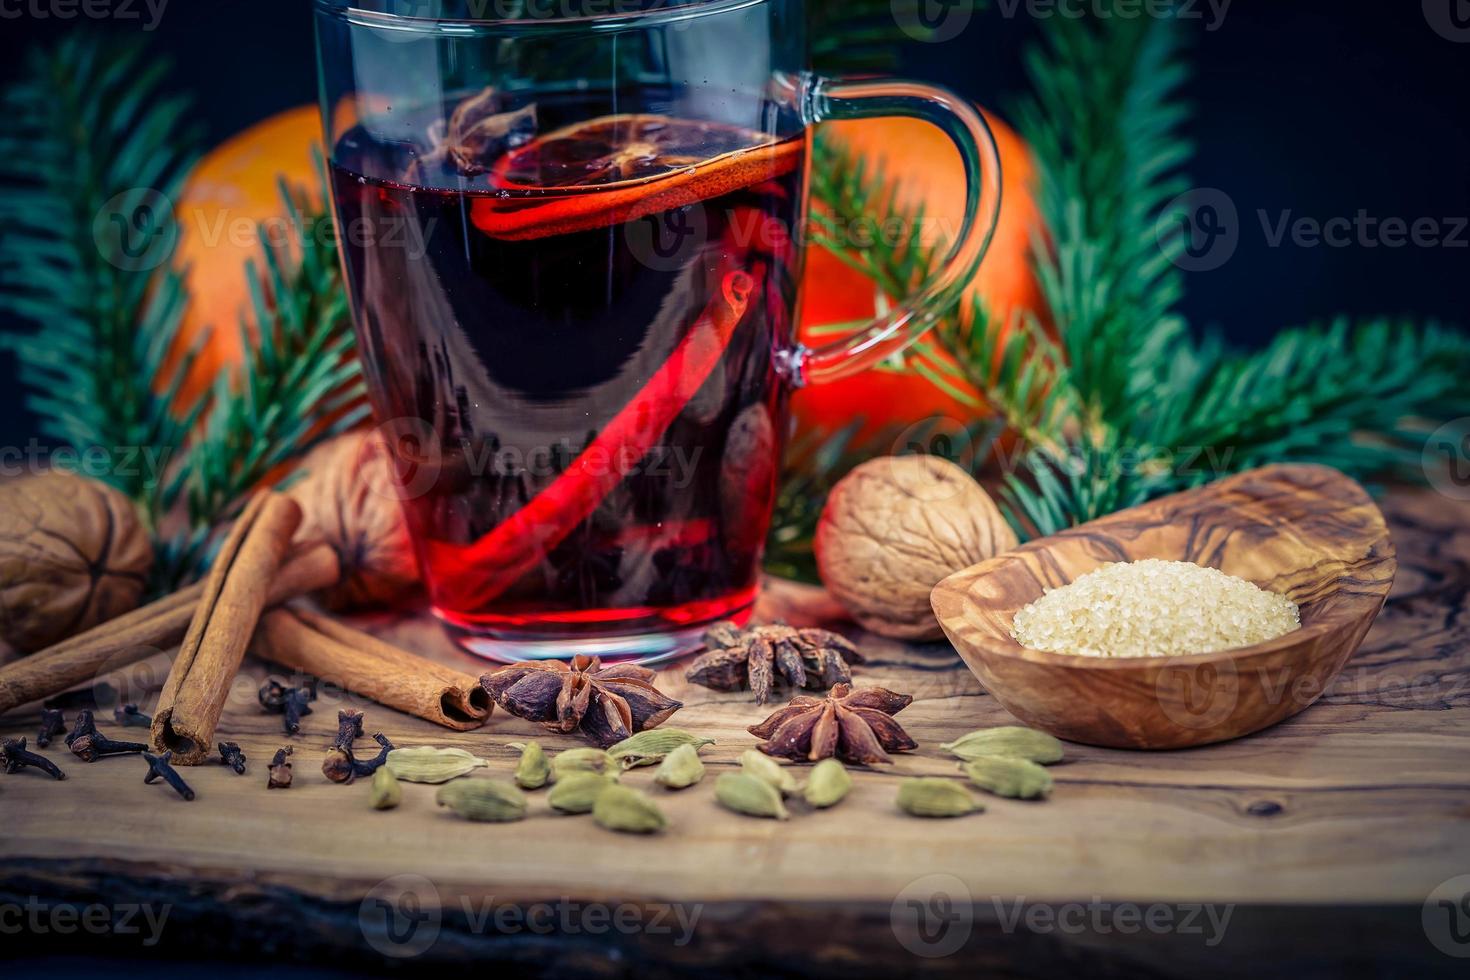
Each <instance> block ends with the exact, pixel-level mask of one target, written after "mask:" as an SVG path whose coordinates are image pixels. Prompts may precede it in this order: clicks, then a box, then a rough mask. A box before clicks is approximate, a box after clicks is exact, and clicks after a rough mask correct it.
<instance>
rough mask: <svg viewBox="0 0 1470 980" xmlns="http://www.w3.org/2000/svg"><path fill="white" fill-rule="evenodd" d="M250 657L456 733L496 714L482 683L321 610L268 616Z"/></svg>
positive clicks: (277, 611) (278, 613) (279, 611)
mask: <svg viewBox="0 0 1470 980" xmlns="http://www.w3.org/2000/svg"><path fill="white" fill-rule="evenodd" d="M252 652H254V654H255V655H256V656H257V657H260V658H261V659H262V660H269V661H271V662H272V663H276V664H279V665H281V666H282V667H286V668H288V669H290V670H293V671H300V672H301V673H304V674H311V675H313V676H314V677H316V678H317V679H318V680H322V681H325V682H327V683H328V684H332V685H335V686H337V687H340V688H342V689H343V690H344V691H350V692H352V693H353V694H360V695H362V696H363V697H366V698H371V699H372V700H374V701H377V702H378V703H379V704H386V705H387V706H388V707H390V708H397V709H398V710H399V711H405V712H407V713H409V714H411V715H417V716H418V717H420V718H424V719H427V720H428V721H432V722H434V723H435V724H437V725H443V726H444V727H445V728H452V729H454V730H455V731H461V732H463V731H468V730H470V729H471V728H479V727H480V726H481V725H483V724H484V723H485V721H486V719H488V718H489V717H490V709H491V707H492V705H491V703H490V696H489V695H488V694H486V693H485V689H484V688H483V687H482V686H481V685H480V682H479V680H478V679H476V678H474V677H472V676H470V675H469V674H463V673H460V672H459V671H457V670H455V669H454V668H452V667H446V666H444V665H443V664H438V663H435V662H434V661H432V660H428V659H425V658H424V657H420V656H418V655H417V654H413V653H409V652H408V651H407V650H402V649H400V648H398V647H396V646H393V645H392V644H391V643H387V642H385V641H383V640H380V639H378V638H377V637H375V636H373V635H372V634H370V633H364V632H362V631H361V630H356V629H353V628H352V627H351V626H347V625H346V624H344V623H340V622H338V621H336V620H334V619H331V618H329V617H326V616H320V615H317V614H316V613H312V612H307V611H305V610H298V609H277V610H275V611H273V612H269V613H266V615H265V617H264V618H263V619H262V620H261V621H260V628H259V629H258V630H256V634H255V646H254V648H253V650H252Z"/></svg>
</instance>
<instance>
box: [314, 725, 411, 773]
mask: <svg viewBox="0 0 1470 980" xmlns="http://www.w3.org/2000/svg"><path fill="white" fill-rule="evenodd" d="M373 741H375V742H377V743H378V744H379V745H380V746H382V749H381V751H379V752H378V754H377V757H376V758H372V759H367V760H362V759H358V758H357V757H356V756H355V755H353V754H352V748H351V747H350V746H349V747H347V748H339V747H335V746H334V747H333V748H331V749H328V750H327V756H326V758H325V759H323V760H322V775H323V776H326V777H327V778H328V779H330V780H331V781H332V782H334V783H350V782H352V781H353V780H354V779H356V778H357V777H358V776H371V775H372V774H373V773H375V772H377V771H378V769H379V768H380V767H381V766H382V765H383V763H385V762H387V761H388V753H389V752H392V751H393V743H392V742H390V741H388V736H386V735H384V734H383V733H382V732H377V733H376V734H374V735H373Z"/></svg>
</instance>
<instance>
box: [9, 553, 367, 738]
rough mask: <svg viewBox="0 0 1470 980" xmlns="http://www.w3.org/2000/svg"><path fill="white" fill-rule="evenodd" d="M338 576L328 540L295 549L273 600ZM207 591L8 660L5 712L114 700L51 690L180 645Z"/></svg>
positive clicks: (194, 590)
mask: <svg viewBox="0 0 1470 980" xmlns="http://www.w3.org/2000/svg"><path fill="white" fill-rule="evenodd" d="M337 578H338V566H337V556H336V555H335V554H334V553H333V552H332V550H331V549H330V548H328V547H327V546H326V545H317V546H315V547H311V548H307V549H306V550H303V551H297V552H294V553H293V554H292V556H291V558H290V560H288V561H287V562H286V563H285V564H284V565H283V566H282V567H281V569H280V572H279V574H277V575H276V577H275V578H274V579H272V581H271V588H270V598H269V604H271V605H275V604H277V603H280V602H284V601H286V600H288V599H294V598H295V597H297V596H299V595H304V594H306V593H308V592H312V591H314V590H316V589H318V588H321V587H322V586H324V585H328V584H330V583H332V582H335V581H336V580H337ZM203 595H204V583H203V582H196V583H195V584H193V585H190V586H187V587H185V588H183V589H180V590H179V591H178V592H175V593H173V594H171V595H167V596H164V597H163V598H161V599H157V600H155V601H153V602H151V603H149V604H148V605H146V606H143V607H142V608H140V609H134V610H133V611H132V612H129V613H124V614H122V615H121V616H118V617H116V618H114V619H110V620H108V621H107V622H105V623H101V624H99V625H97V626H94V627H92V628H91V629H89V630H87V631H85V632H83V633H78V634H77V635H75V636H72V637H70V638H68V639H65V640H62V641H60V642H59V643H56V644H53V645H52V646H49V647H47V648H46V649H44V650H40V651H38V652H36V653H33V654H31V655H30V656H29V657H24V658H22V659H20V660H16V661H14V662H12V663H8V664H5V665H4V666H3V667H0V712H5V711H9V710H10V709H11V708H14V707H16V706H17V705H21V704H25V703H27V702H30V701H35V700H37V699H40V698H51V701H49V702H48V703H47V705H46V706H47V707H48V708H79V707H87V708H96V707H97V702H98V701H101V702H102V703H104V704H111V703H114V702H115V700H116V691H108V692H107V696H105V697H104V696H103V695H102V694H101V693H99V694H98V695H97V696H96V697H95V698H94V697H92V696H91V692H90V691H82V692H72V694H74V695H77V696H79V697H82V698H83V699H84V700H85V703H73V700H74V698H73V697H72V694H66V695H60V698H61V700H58V698H56V697H52V695H58V694H59V692H63V691H66V690H67V689H68V688H70V687H75V686H76V685H77V684H84V683H88V682H91V681H94V680H95V678H96V677H97V675H98V674H100V673H103V672H105V671H112V670H120V669H122V668H123V667H128V666H131V665H133V664H135V663H138V662H139V661H140V660H146V659H148V658H149V657H152V656H154V655H156V654H157V653H159V652H160V651H163V650H168V649H172V648H173V647H176V646H178V645H179V642H180V641H181V640H183V638H184V634H185V633H186V632H187V631H188V629H189V623H190V621H192V620H193V618H194V613H195V611H196V610H197V608H198V606H199V600H200V597H201V596H203ZM93 686H94V688H95V687H99V686H100V685H96V684H94V685H93Z"/></svg>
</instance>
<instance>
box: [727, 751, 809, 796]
mask: <svg viewBox="0 0 1470 980" xmlns="http://www.w3.org/2000/svg"><path fill="white" fill-rule="evenodd" d="M740 769H741V771H742V772H744V773H745V774H746V775H748V776H754V777H755V778H756V779H761V780H764V781H765V782H768V783H770V784H771V785H772V786H774V787H775V788H776V791H777V792H779V793H780V794H781V795H782V796H791V795H792V794H793V793H796V792H797V791H799V790H800V789H801V787H800V786H799V785H797V782H796V777H795V776H793V775H791V770H789V769H787V768H785V767H784V766H782V765H781V764H780V763H779V762H777V761H776V760H775V759H772V758H771V757H770V756H768V755H766V754H765V753H764V752H761V751H758V750H756V749H746V750H745V751H744V752H742V753H740Z"/></svg>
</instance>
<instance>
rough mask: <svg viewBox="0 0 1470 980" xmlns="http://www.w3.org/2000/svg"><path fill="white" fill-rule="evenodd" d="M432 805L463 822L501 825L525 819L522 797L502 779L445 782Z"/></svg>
mask: <svg viewBox="0 0 1470 980" xmlns="http://www.w3.org/2000/svg"><path fill="white" fill-rule="evenodd" d="M434 802H435V803H437V804H439V805H440V806H447V807H449V809H451V810H453V811H454V812H455V813H456V814H458V815H459V816H461V817H464V818H465V819H466V820H475V821H479V822H482V823H505V822H508V821H511V820H522V819H524V818H525V816H526V794H524V793H522V792H521V791H520V790H519V789H517V788H516V787H515V786H514V785H513V784H511V783H508V782H506V781H505V780H503V779H462V780H459V781H457V782H452V783H446V784H445V785H443V786H440V787H439V790H438V792H436V793H435V794H434Z"/></svg>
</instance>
